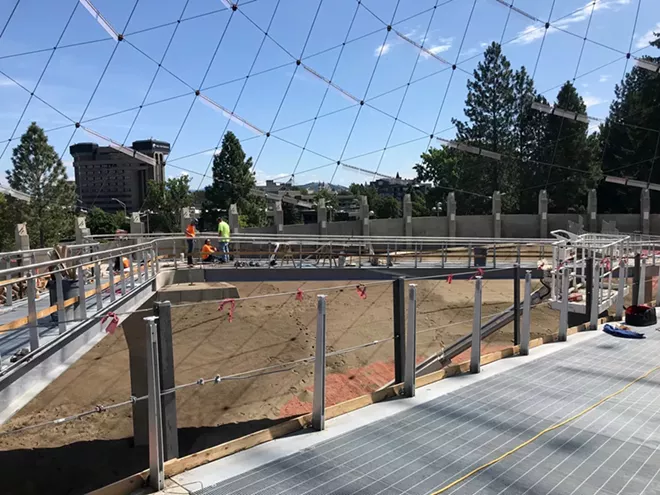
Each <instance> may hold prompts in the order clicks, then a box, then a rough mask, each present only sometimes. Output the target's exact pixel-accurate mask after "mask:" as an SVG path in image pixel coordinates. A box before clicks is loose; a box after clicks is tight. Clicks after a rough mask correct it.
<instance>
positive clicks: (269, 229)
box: [240, 225, 276, 235]
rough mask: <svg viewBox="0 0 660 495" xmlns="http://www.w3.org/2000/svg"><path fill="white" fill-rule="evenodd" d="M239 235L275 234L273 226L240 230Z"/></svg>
mask: <svg viewBox="0 0 660 495" xmlns="http://www.w3.org/2000/svg"><path fill="white" fill-rule="evenodd" d="M240 233H241V234H248V235H249V234H275V233H276V232H275V226H274V225H269V226H268V227H248V228H245V229H243V228H241V230H240Z"/></svg>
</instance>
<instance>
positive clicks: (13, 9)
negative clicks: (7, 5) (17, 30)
mask: <svg viewBox="0 0 660 495" xmlns="http://www.w3.org/2000/svg"><path fill="white" fill-rule="evenodd" d="M20 3H21V0H16V3H14V6H13V7H12V9H11V11H10V12H9V17H7V20H6V21H5V25H4V26H2V31H0V39H1V38H2V36H3V35H4V34H5V31H6V30H7V27H8V26H9V23H10V22H11V20H12V18H13V17H14V14H15V13H16V10H17V9H18V6H19V5H20Z"/></svg>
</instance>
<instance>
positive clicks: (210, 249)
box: [202, 244, 215, 260]
mask: <svg viewBox="0 0 660 495" xmlns="http://www.w3.org/2000/svg"><path fill="white" fill-rule="evenodd" d="M214 251H215V249H213V246H209V245H208V244H204V245H203V246H202V259H203V260H206V259H208V257H209V253H212V252H214Z"/></svg>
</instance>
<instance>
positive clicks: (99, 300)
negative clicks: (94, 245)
mask: <svg viewBox="0 0 660 495" xmlns="http://www.w3.org/2000/svg"><path fill="white" fill-rule="evenodd" d="M94 275H95V277H94V288H95V289H96V290H95V292H96V310H97V311H101V310H102V309H103V293H102V290H101V263H99V262H98V261H97V262H96V263H94ZM58 299H59V298H58Z"/></svg>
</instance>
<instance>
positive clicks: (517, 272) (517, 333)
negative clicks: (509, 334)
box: [513, 263, 520, 345]
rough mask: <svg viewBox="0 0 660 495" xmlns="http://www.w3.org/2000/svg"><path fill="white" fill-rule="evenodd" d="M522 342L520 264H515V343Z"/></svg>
mask: <svg viewBox="0 0 660 495" xmlns="http://www.w3.org/2000/svg"><path fill="white" fill-rule="evenodd" d="M519 344H520V265H519V264H518V263H515V264H514V265H513V345H519Z"/></svg>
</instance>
